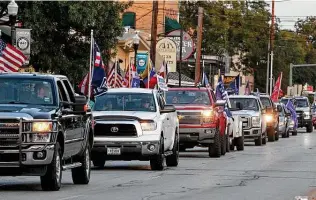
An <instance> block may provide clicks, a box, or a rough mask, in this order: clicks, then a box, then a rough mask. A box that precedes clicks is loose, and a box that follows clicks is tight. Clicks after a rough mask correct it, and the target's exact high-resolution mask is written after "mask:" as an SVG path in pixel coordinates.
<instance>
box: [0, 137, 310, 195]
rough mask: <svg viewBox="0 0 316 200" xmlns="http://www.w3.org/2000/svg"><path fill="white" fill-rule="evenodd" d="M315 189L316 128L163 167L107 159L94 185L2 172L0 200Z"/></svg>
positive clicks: (195, 154)
mask: <svg viewBox="0 0 316 200" xmlns="http://www.w3.org/2000/svg"><path fill="white" fill-rule="evenodd" d="M306 195H311V196H312V195H315V196H314V197H315V199H316V132H314V133H311V134H307V133H304V132H301V133H299V134H298V136H291V137H290V138H285V139H283V138H281V139H280V141H278V142H274V143H270V142H269V143H268V144H267V145H266V146H262V147H256V146H253V144H251V145H247V146H246V147H245V150H244V151H242V152H230V153H228V154H226V156H224V157H221V158H218V159H214V158H209V157H208V154H207V152H206V149H201V148H196V149H194V150H192V151H189V152H183V153H181V158H180V164H179V166H178V167H176V168H167V169H166V170H165V171H162V172H153V171H150V168H149V163H148V162H108V163H107V164H106V167H105V169H103V170H96V169H94V170H93V171H92V177H91V181H90V184H89V185H79V186H75V185H73V184H72V180H71V176H70V172H69V171H66V172H64V174H63V186H62V188H61V190H60V191H58V192H43V191H41V187H40V183H39V178H38V177H1V178H0V199H1V200H11V199H12V200H13V199H14V200H21V199H25V200H28V199H30V200H69V199H71V200H86V199H88V200H94V199H98V200H99V199H102V200H103V199H108V200H111V199H113V200H114V199H119V200H125V199H128V200H138V199H142V200H149V199H150V200H164V199H172V200H178V199H179V200H180V199H181V200H192V199H199V200H204V199H208V200H209V199H214V200H222V199H223V200H226V199H234V200H248V199H249V200H254V199H256V200H261V199H265V200H266V199H269V200H270V199H273V200H279V199H280V200H281V199H282V200H290V199H295V197H296V196H306Z"/></svg>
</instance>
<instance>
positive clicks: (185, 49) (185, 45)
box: [168, 30, 194, 61]
mask: <svg viewBox="0 0 316 200" xmlns="http://www.w3.org/2000/svg"><path fill="white" fill-rule="evenodd" d="M180 32H181V31H180V30H175V31H172V32H170V33H169V34H168V37H169V38H170V39H172V40H173V41H174V42H175V43H176V45H177V60H178V61H179V60H180ZM193 52H194V42H193V40H192V38H191V36H190V35H189V34H188V33H187V32H184V31H183V37H182V59H181V60H186V59H188V58H189V57H190V56H191V55H192V53H193Z"/></svg>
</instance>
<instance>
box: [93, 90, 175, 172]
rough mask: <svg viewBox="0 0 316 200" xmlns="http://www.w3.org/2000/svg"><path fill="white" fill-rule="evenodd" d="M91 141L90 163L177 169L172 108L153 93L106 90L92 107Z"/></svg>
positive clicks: (99, 165)
mask: <svg viewBox="0 0 316 200" xmlns="http://www.w3.org/2000/svg"><path fill="white" fill-rule="evenodd" d="M93 115H94V119H95V126H94V128H95V138H94V142H95V143H94V147H93V149H92V161H93V164H94V165H95V166H97V167H104V164H105V162H106V160H125V161H130V160H142V161H147V160H149V161H150V166H151V169H152V170H163V169H164V167H165V166H164V163H165V161H166V164H167V166H177V165H178V162H179V121H178V118H177V113H176V110H175V108H174V106H172V105H170V106H169V105H166V104H165V101H164V98H163V96H162V95H161V94H160V93H159V92H158V91H156V90H149V89H138V88H133V89H132V88H117V89H109V91H108V92H107V94H105V95H103V96H99V97H97V98H96V102H95V105H94V108H93Z"/></svg>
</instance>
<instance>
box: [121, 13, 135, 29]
mask: <svg viewBox="0 0 316 200" xmlns="http://www.w3.org/2000/svg"><path fill="white" fill-rule="evenodd" d="M122 21H123V26H130V27H131V28H135V27H136V24H135V22H136V14H135V13H134V12H126V13H124V14H123V19H122Z"/></svg>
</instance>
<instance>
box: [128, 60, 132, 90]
mask: <svg viewBox="0 0 316 200" xmlns="http://www.w3.org/2000/svg"><path fill="white" fill-rule="evenodd" d="M131 67H132V63H131V60H129V66H128V87H129V88H131V76H132V73H131Z"/></svg>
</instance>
